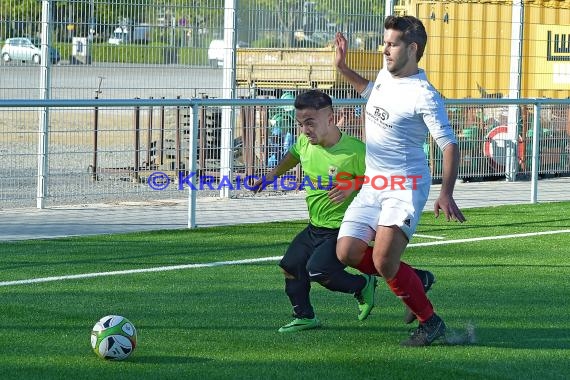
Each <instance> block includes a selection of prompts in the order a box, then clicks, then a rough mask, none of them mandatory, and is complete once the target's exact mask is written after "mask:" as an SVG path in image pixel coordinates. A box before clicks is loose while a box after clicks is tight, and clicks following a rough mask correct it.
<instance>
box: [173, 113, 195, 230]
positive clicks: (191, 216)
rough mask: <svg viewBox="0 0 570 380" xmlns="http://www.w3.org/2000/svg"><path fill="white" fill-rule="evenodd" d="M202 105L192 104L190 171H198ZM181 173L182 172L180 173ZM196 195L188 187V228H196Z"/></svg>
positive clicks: (189, 141)
mask: <svg viewBox="0 0 570 380" xmlns="http://www.w3.org/2000/svg"><path fill="white" fill-rule="evenodd" d="M199 112H200V107H199V106H198V105H197V104H196V103H194V104H192V115H191V117H192V120H191V124H190V125H191V131H190V133H189V134H188V150H189V151H188V173H189V174H190V175H192V174H193V173H196V160H197V156H198V144H197V142H198V118H199ZM178 175H180V174H178ZM192 184H193V185H196V176H195V175H192ZM196 195H197V191H196V190H194V189H193V188H192V187H190V188H189V189H188V228H196Z"/></svg>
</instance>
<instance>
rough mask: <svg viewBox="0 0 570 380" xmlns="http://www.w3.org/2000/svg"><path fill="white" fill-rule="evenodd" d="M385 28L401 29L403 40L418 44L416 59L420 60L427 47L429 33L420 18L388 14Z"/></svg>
mask: <svg viewBox="0 0 570 380" xmlns="http://www.w3.org/2000/svg"><path fill="white" fill-rule="evenodd" d="M384 29H386V30H388V29H392V30H399V31H400V32H402V41H404V42H405V43H406V44H408V45H409V44H411V43H412V42H415V43H416V45H417V46H418V51H417V56H416V61H418V62H419V61H420V59H421V58H422V57H423V55H424V50H425V48H426V44H427V33H426V29H425V27H424V24H422V22H421V21H420V20H419V19H417V18H415V17H414V16H388V17H386V20H384Z"/></svg>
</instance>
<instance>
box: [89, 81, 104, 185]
mask: <svg viewBox="0 0 570 380" xmlns="http://www.w3.org/2000/svg"><path fill="white" fill-rule="evenodd" d="M102 82H103V77H99V85H98V86H97V89H96V90H95V100H97V99H99V94H100V93H101V92H102V91H101V83H102ZM93 113H94V114H93V165H92V168H91V169H92V171H93V172H92V173H91V176H92V179H93V181H97V180H98V177H97V150H98V149H99V146H98V145H99V144H98V142H99V138H98V130H99V107H97V106H95V108H94V110H93Z"/></svg>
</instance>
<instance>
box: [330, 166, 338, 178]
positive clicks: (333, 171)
mask: <svg viewBox="0 0 570 380" xmlns="http://www.w3.org/2000/svg"><path fill="white" fill-rule="evenodd" d="M337 173H338V168H337V167H336V166H329V176H330V177H333V178H335V177H336V175H337Z"/></svg>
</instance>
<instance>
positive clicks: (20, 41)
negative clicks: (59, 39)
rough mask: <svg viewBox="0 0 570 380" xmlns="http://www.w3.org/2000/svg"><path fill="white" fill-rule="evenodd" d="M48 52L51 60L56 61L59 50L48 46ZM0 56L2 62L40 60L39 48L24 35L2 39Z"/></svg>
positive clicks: (38, 61) (58, 57) (57, 60)
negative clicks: (2, 44)
mask: <svg viewBox="0 0 570 380" xmlns="http://www.w3.org/2000/svg"><path fill="white" fill-rule="evenodd" d="M49 53H50V59H51V62H52V63H58V62H59V60H60V55H59V52H58V51H57V50H56V49H55V48H50V49H49ZM0 56H1V57H2V61H4V62H10V61H31V62H34V63H38V64H39V63H40V62H41V61H42V58H41V57H42V51H41V49H40V48H39V47H37V46H36V45H34V44H33V43H32V40H31V39H29V38H24V37H17V38H8V39H7V40H6V41H4V46H3V47H2V52H1V53H0Z"/></svg>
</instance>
